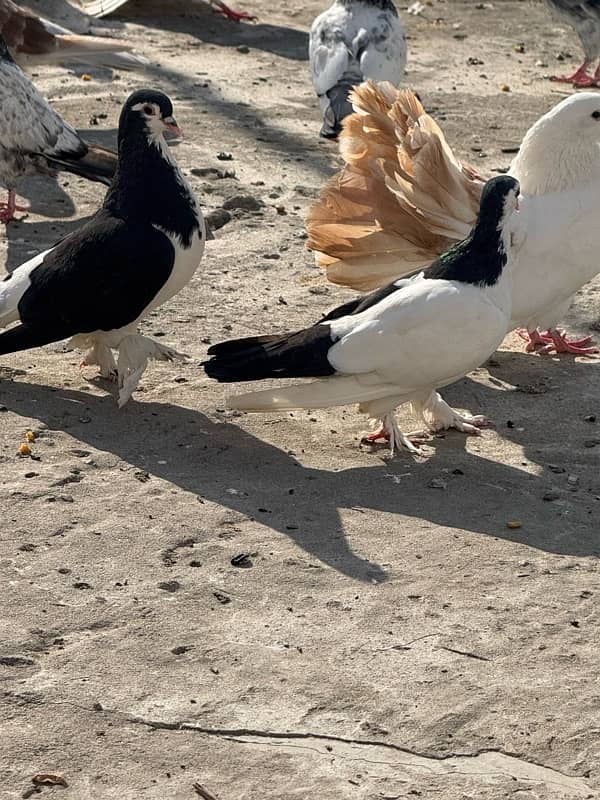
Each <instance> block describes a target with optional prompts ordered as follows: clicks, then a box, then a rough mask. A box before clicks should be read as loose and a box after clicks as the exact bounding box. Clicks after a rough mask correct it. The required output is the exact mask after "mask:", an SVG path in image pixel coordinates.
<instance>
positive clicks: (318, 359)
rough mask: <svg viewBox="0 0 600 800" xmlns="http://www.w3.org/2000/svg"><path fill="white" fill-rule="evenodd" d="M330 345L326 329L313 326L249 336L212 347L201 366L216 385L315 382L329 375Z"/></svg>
mask: <svg viewBox="0 0 600 800" xmlns="http://www.w3.org/2000/svg"><path fill="white" fill-rule="evenodd" d="M333 344H334V340H333V339H332V337H331V331H330V328H329V325H321V324H317V325H313V327H312V328H306V329H305V330H302V331H297V332H296V333H290V334H287V335H283V336H250V337H248V338H247V339H236V340H233V341H229V342H223V343H222V344H217V345H213V346H212V347H211V348H210V349H209V351H208V354H209V355H210V356H212V358H210V359H209V360H208V361H205V362H204V363H203V365H202V366H203V367H204V370H205V372H206V374H207V375H208V376H209V378H214V379H215V380H217V381H219V382H220V383H232V382H236V381H258V380H262V379H263V378H317V377H322V376H324V375H333V374H334V373H335V370H334V368H333V367H332V366H331V364H330V363H329V360H328V359H327V354H328V353H329V350H330V349H331V347H332V346H333Z"/></svg>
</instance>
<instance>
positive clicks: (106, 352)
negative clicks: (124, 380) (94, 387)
mask: <svg viewBox="0 0 600 800" xmlns="http://www.w3.org/2000/svg"><path fill="white" fill-rule="evenodd" d="M95 364H96V365H98V366H99V367H100V377H101V378H105V379H106V380H108V381H110V382H111V383H117V381H118V379H119V372H118V370H117V363H116V361H115V358H114V356H113V354H112V350H111V349H110V347H107V346H106V345H104V344H100V342H97V341H96V342H94V345H93V347H91V348H90V349H89V350H88V351H87V352H86V353H85V354H84V356H83V359H82V360H81V363H80V364H79V366H80V368H81V369H83V367H91V366H94V365H95Z"/></svg>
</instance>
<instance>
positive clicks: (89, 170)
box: [44, 145, 117, 186]
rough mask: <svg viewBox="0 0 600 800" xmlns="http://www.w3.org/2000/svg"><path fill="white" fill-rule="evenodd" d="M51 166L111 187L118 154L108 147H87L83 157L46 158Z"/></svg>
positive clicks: (65, 155) (60, 156) (61, 156)
mask: <svg viewBox="0 0 600 800" xmlns="http://www.w3.org/2000/svg"><path fill="white" fill-rule="evenodd" d="M44 157H45V158H46V160H47V161H48V163H49V164H50V166H52V167H56V168H57V169H61V170H64V171H66V172H71V173H73V174H74V175H79V176H80V177H81V178H87V179H88V180H90V181H98V182H99V183H103V184H105V186H110V184H111V182H112V179H113V176H114V174H115V171H116V169H117V154H116V153H115V152H114V151H113V150H109V149H108V148H107V147H100V146H99V145H87V152H86V153H85V155H83V156H81V157H79V158H78V157H77V156H69V155H68V154H57V155H52V156H48V155H46V156H44Z"/></svg>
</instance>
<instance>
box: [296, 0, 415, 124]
mask: <svg viewBox="0 0 600 800" xmlns="http://www.w3.org/2000/svg"><path fill="white" fill-rule="evenodd" d="M309 56H310V69H311V74H312V81H313V85H314V87H315V90H316V92H317V95H318V97H319V102H320V104H321V111H322V113H323V127H322V128H321V136H324V137H325V138H329V139H331V138H335V137H336V136H337V135H338V134H339V132H340V131H341V128H342V120H343V119H344V117H346V116H347V115H348V114H350V113H352V106H351V105H350V101H349V100H348V94H349V92H350V90H351V89H352V87H353V86H356V84H358V83H361V82H362V81H364V80H366V79H367V78H371V79H372V80H376V81H390V82H391V83H393V84H398V83H399V82H400V80H401V79H402V76H403V74H404V68H405V67H406V35H405V33H404V28H403V26H402V22H401V20H400V17H399V15H398V11H397V10H396V7H395V6H394V4H393V2H392V0H335V2H334V4H333V5H332V6H331V7H330V8H328V9H327V11H324V12H323V13H322V14H320V15H319V16H318V17H317V18H316V19H315V21H314V22H313V24H312V27H311V30H310V43H309Z"/></svg>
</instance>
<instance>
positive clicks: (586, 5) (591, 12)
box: [546, 0, 600, 87]
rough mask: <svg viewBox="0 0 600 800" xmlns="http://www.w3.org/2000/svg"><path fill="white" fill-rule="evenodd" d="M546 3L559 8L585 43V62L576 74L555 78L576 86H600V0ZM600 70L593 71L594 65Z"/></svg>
mask: <svg viewBox="0 0 600 800" xmlns="http://www.w3.org/2000/svg"><path fill="white" fill-rule="evenodd" d="M546 5H547V6H549V7H550V9H551V10H552V11H554V12H556V13H557V14H558V15H559V16H560V17H562V18H563V19H564V20H565V22H567V23H568V24H569V25H570V26H571V27H572V28H573V29H574V30H575V33H576V34H577V36H579V40H580V42H581V46H582V47H583V53H584V60H583V64H582V65H581V66H580V67H579V68H578V69H577V70H576V71H575V72H574V73H573V74H572V75H558V76H555V77H553V78H552V80H554V81H561V82H563V83H572V84H573V85H574V86H580V87H585V86H600V63H598V64H596V62H598V60H599V59H600V0H546ZM594 64H596V70H595V72H594V74H593V75H590V72H589V70H590V67H592V66H593V65H594Z"/></svg>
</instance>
